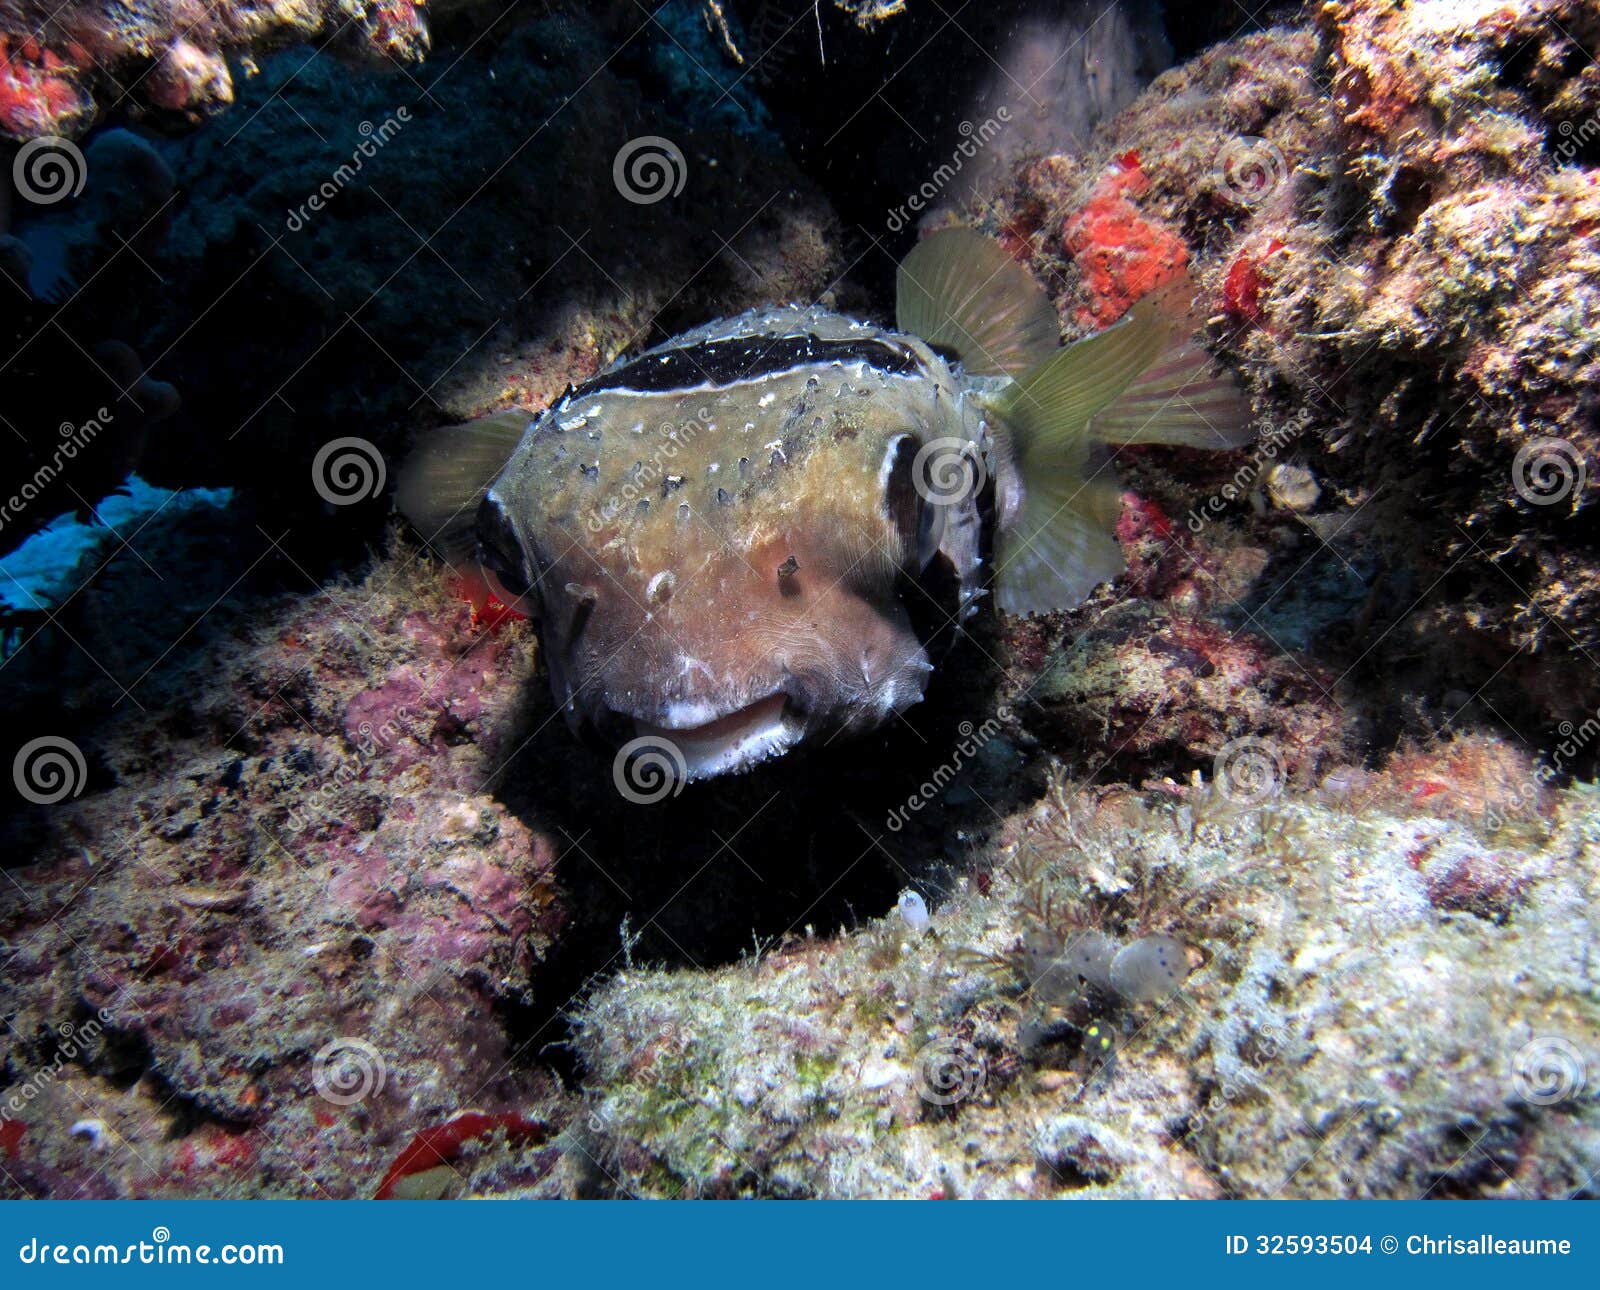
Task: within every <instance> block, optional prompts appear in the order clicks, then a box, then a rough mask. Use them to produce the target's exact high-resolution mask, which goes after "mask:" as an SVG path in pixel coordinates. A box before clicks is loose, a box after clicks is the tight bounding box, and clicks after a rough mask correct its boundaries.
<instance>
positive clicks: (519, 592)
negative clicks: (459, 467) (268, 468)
mask: <svg viewBox="0 0 1600 1290" xmlns="http://www.w3.org/2000/svg"><path fill="white" fill-rule="evenodd" d="M868 402H869V400H865V399H864V400H861V401H859V403H857V402H856V401H854V400H851V399H850V398H848V397H844V398H841V397H839V396H834V397H832V398H830V399H828V400H818V401H816V402H813V403H809V404H808V403H806V402H805V401H804V400H800V404H799V406H800V407H801V408H802V409H803V410H804V415H801V416H799V417H796V416H795V415H794V413H795V407H794V406H790V407H788V408H787V409H786V410H783V411H782V414H781V415H775V416H772V417H766V418H755V419H753V420H752V419H751V418H750V417H748V416H747V412H748V409H747V408H744V407H741V406H739V405H738V403H737V400H736V399H735V398H734V397H733V396H725V397H723V398H722V399H720V400H718V399H714V398H713V399H711V400H709V401H708V402H707V403H706V404H705V405H704V406H701V407H699V408H678V409H675V410H674V411H673V413H672V415H670V416H668V417H667V418H666V419H664V420H663V421H662V422H661V423H660V424H658V425H656V426H654V427H653V428H651V429H647V430H645V431H643V432H642V433H641V432H639V431H637V430H630V428H629V427H627V426H622V425H619V424H618V422H619V421H620V420H622V418H620V417H616V416H609V415H608V414H607V413H608V409H607V408H606V407H603V406H602V407H599V408H597V409H595V410H594V413H595V415H592V416H591V417H590V418H589V419H588V421H587V424H586V427H585V431H586V432H585V433H583V434H581V435H580V436H579V438H578V439H577V440H576V441H574V440H573V437H572V435H571V434H570V433H569V434H562V433H560V432H559V431H558V430H556V429H554V428H553V426H554V424H555V423H554V421H553V419H552V422H551V426H550V427H536V428H535V432H534V433H532V434H530V435H529V436H528V438H527V440H525V442H524V443H523V445H522V446H521V447H519V449H518V451H517V453H516V454H514V455H513V457H512V458H511V460H510V461H509V462H508V464H507V466H506V469H505V470H504V471H503V472H502V474H501V476H500V477H499V478H498V479H497V480H496V481H495V482H494V484H493V485H492V486H491V487H490V489H489V491H488V493H487V494H486V496H485V497H484V500H483V503H482V505H481V507H480V511H479V517H478V533H479V543H480V550H481V551H482V553H483V557H484V559H485V562H486V564H487V566H488V567H489V568H490V569H491V571H492V572H493V573H494V574H495V576H497V577H498V578H499V579H500V581H501V583H502V584H503V586H504V590H505V592H506V593H507V595H508V597H509V598H510V599H511V601H512V602H513V603H518V602H520V603H522V605H523V606H524V607H525V608H526V609H527V610H528V612H529V613H530V615H531V616H533V617H535V618H536V619H537V620H538V624H539V631H540V638H541V646H542V652H543V655H544V657H545V659H546V661H547V666H548V670H549V673H550V678H551V682H552V686H553V689H554V696H555V699H556V702H557V703H558V704H559V705H560V706H561V707H562V709H563V710H564V711H565V713H566V716H567V718H568V720H569V722H571V723H572V724H573V725H574V726H575V727H577V726H582V725H585V724H587V725H589V726H591V727H593V728H594V729H596V730H598V731H599V732H600V733H602V734H603V735H605V736H607V737H608V738H609V739H611V740H612V741H613V742H621V743H625V742H627V741H629V740H631V739H637V738H639V737H641V736H642V737H648V738H651V739H653V740H657V741H661V742H663V743H665V744H667V745H670V748H671V752H672V759H673V760H674V761H676V762H679V763H680V765H679V770H680V772H681V773H682V774H683V776H684V777H685V778H689V779H696V778H707V777H710V776H713V775H718V774H723V773H729V772H735V771H740V770H744V769H747V768H749V767H751V766H753V765H755V764H757V763H759V762H761V761H764V760H767V759H768V758H771V757H775V756H778V755H779V754H782V753H784V752H786V751H788V750H789V749H791V748H793V747H795V746H796V745H798V744H800V743H802V742H804V741H813V742H826V741H828V740H831V739H832V738H833V737H834V736H836V735H839V734H843V733H847V732H861V731H866V730H870V729H872V728H875V727H877V726H879V725H882V724H883V723H885V722H886V721H888V720H890V719H891V718H892V716H893V714H895V713H898V712H900V711H902V710H903V709H905V708H906V707H908V706H909V705H911V704H913V703H916V702H917V701H918V700H920V699H921V698H922V697H923V693H924V691H925V688H926V685H927V682H928V679H929V676H930V673H931V672H932V670H933V668H932V663H931V661H930V659H929V655H928V651H927V649H926V648H925V646H924V643H923V641H922V639H920V638H919V633H918V630H917V627H916V626H915V625H914V622H913V618H914V615H913V613H912V612H910V611H909V609H908V598H914V597H916V596H918V595H919V594H920V593H919V592H918V591H916V590H915V589H914V588H915V584H916V580H917V578H918V576H919V575H920V573H921V571H922V569H923V567H924V566H925V565H926V563H927V561H928V558H929V551H930V547H929V543H930V541H931V540H932V533H933V530H934V526H933V524H932V521H931V518H930V517H931V516H933V515H934V514H935V512H934V511H932V510H930V508H929V507H928V506H927V505H926V504H925V502H924V499H923V497H922V496H921V494H920V493H919V491H918V490H917V488H916V487H915V483H914V478H913V473H912V472H913V465H914V463H915V461H916V458H917V453H918V451H919V448H920V447H921V444H922V442H923V438H924V436H922V435H919V434H917V433H915V432H912V431H909V430H907V429H906V428H905V423H904V421H903V419H902V416H901V415H900V413H898V412H897V410H896V409H894V408H892V407H888V406H883V404H885V403H887V402H888V401H887V400H883V401H880V406H878V407H875V408H870V409H869V408H868V407H866V406H865V405H866V403H868ZM813 412H814V415H812V413H813ZM763 422H764V423H765V424H764V425H763V424H762V423H763ZM596 423H598V424H599V427H600V428H599V430H598V431H597V432H590V431H588V426H593V425H595V424H596ZM547 430H548V433H547V432H546V431H547ZM612 442H614V443H615V445H616V446H615V448H613V447H612V446H611V444H612ZM580 447H581V450H580ZM913 607H914V606H913Z"/></svg>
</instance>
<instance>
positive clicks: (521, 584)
mask: <svg viewBox="0 0 1600 1290" xmlns="http://www.w3.org/2000/svg"><path fill="white" fill-rule="evenodd" d="M477 533H478V558H479V559H480V560H482V561H483V565H484V567H485V568H487V569H488V570H489V571H490V572H491V573H493V574H494V575H495V577H496V578H498V579H499V580H500V584H501V585H502V586H503V587H504V588H505V589H506V590H507V591H508V592H510V593H511V594H512V595H513V596H525V595H527V594H528V592H529V590H530V589H531V586H532V584H531V583H530V582H529V580H528V570H527V563H526V561H525V560H524V559H523V555H522V544H521V543H520V542H519V541H518V540H517V535H516V531H515V530H514V529H513V528H512V527H511V518H510V517H509V516H508V515H507V514H506V512H505V508H504V507H503V506H501V505H500V503H499V502H497V501H496V500H495V499H494V498H492V497H485V498H484V499H483V501H482V503H481V504H480V505H479V507H478V521H477Z"/></svg>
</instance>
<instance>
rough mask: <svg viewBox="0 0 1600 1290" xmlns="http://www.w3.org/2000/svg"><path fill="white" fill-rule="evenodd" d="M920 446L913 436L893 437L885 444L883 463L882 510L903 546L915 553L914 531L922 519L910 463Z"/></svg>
mask: <svg viewBox="0 0 1600 1290" xmlns="http://www.w3.org/2000/svg"><path fill="white" fill-rule="evenodd" d="M920 446H921V445H920V443H919V442H918V440H917V437H916V436H915V435H911V434H902V435H897V436H896V437H895V438H894V440H893V442H891V443H890V444H889V451H888V454H887V456H886V457H885V458H884V462H883V471H882V479H883V509H884V513H885V514H887V515H888V517H889V520H890V522H891V523H893V525H894V526H895V531H896V532H898V533H899V534H900V538H901V540H902V541H903V542H904V543H905V544H906V549H907V550H915V549H916V545H917V530H918V528H919V526H920V522H921V517H922V505H923V504H922V498H921V496H920V495H919V494H918V493H917V486H916V480H915V478H914V477H913V474H912V472H913V469H914V463H915V462H916V459H917V450H918V448H919V447H920Z"/></svg>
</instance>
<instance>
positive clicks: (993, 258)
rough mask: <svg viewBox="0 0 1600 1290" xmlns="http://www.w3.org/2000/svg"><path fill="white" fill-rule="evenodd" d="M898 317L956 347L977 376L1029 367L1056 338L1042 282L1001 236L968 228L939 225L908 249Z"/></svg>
mask: <svg viewBox="0 0 1600 1290" xmlns="http://www.w3.org/2000/svg"><path fill="white" fill-rule="evenodd" d="M895 325H896V326H898V327H899V328H900V330H901V331H904V332H910V333H911V334H912V335H914V336H920V337H921V338H922V339H923V340H925V341H927V342H928V343H929V344H930V345H936V346H944V347H946V348H948V349H952V350H954V351H955V352H956V354H957V355H959V356H960V359H961V362H962V365H963V366H964V367H965V368H966V370H967V371H968V372H971V373H973V374H974V375H977V376H1016V375H1018V374H1020V373H1022V372H1026V371H1028V370H1029V369H1030V368H1032V367H1034V366H1036V365H1037V364H1039V363H1040V362H1042V361H1043V360H1044V359H1046V358H1048V357H1049V356H1050V354H1051V353H1053V352H1054V351H1055V348H1056V346H1057V345H1058V344H1059V343H1060V339H1061V324H1060V322H1059V320H1058V319H1057V318H1056V311H1055V306H1054V305H1052V304H1051V303H1050V298H1049V297H1048V296H1047V295H1045V293H1044V288H1043V287H1041V286H1040V285H1039V284H1038V282H1036V281H1035V280H1034V278H1033V275H1032V274H1030V273H1029V272H1028V271H1027V269H1025V268H1023V266H1022V265H1020V264H1018V263H1017V262H1016V261H1015V260H1013V259H1012V258H1011V257H1010V256H1009V255H1007V254H1006V252H1005V248H1003V247H1002V246H1001V245H1000V244H999V243H998V242H996V241H994V240H993V239H992V238H988V237H985V236H984V235H983V234H981V233H978V232H975V231H974V230H972V229H969V228H947V229H941V230H940V231H939V232H937V233H934V234H932V235H931V236H929V237H927V238H924V239H923V240H922V241H921V242H919V243H917V245H916V246H915V247H914V248H913V249H912V251H911V254H910V255H908V256H906V258H905V260H904V261H903V262H902V263H901V265H900V271H899V274H898V275H897V277H896V299H895Z"/></svg>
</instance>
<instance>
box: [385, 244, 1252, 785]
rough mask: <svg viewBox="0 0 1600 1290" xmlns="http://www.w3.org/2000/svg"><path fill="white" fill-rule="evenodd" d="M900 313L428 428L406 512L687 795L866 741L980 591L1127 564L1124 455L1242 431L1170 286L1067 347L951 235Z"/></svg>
mask: <svg viewBox="0 0 1600 1290" xmlns="http://www.w3.org/2000/svg"><path fill="white" fill-rule="evenodd" d="M896 303H897V316H896V324H897V326H896V329H894V330H888V329H885V328H881V327H876V326H872V325H870V324H867V323H864V322H858V321H854V320H852V319H850V318H847V317H844V316H842V315H840V314H837V313H833V312H830V311H828V310H825V309H821V308H816V307H810V308H806V307H798V306H788V307H779V308H768V309H760V310H755V311H753V312H749V313H745V314H741V315H739V316H738V317H735V318H728V319H724V320H721V321H718V322H713V323H710V324H708V325H707V326H704V327H701V328H698V329H696V330H694V331H690V332H687V333H685V334H683V335H681V336H678V337H676V338H674V339H672V340H669V341H667V342H665V343H663V344H660V345H657V346H655V347H654V348H652V349H648V350H646V351H644V352H643V353H642V354H639V355H638V356H637V357H633V358H626V359H623V360H621V361H619V362H617V363H615V364H614V365H613V366H611V367H610V368H609V369H607V370H606V371H604V372H602V373H600V374H599V375H598V376H595V377H594V378H592V379H591V380H588V381H585V382H584V383H583V384H582V385H579V386H577V387H576V388H570V389H568V391H567V392H566V393H565V394H564V395H563V396H562V397H561V398H560V399H559V400H557V402H556V403H555V404H553V405H552V406H551V407H549V408H547V409H545V410H544V411H543V412H540V413H538V414H537V415H534V414H530V413H529V412H527V411H523V410H512V411H509V412H504V413H499V414H496V415H493V416H489V417H486V418H484V419H481V420H478V421H474V422H472V423H470V424H468V425H464V426H456V427H452V428H450V429H445V430H440V431H437V432H434V433H433V434H431V435H430V436H429V437H428V438H427V439H426V440H425V441H424V442H423V443H422V445H421V446H420V447H419V448H418V449H417V451H416V452H415V453H414V454H413V456H412V458H411V459H410V460H409V461H408V462H407V464H406V466H405V467H404V469H403V470H402V471H401V474H400V480H399V485H398V493H397V503H398V506H399V509H400V511H401V512H402V513H403V514H404V515H405V517H406V518H407V519H408V520H409V521H410V522H411V524H412V525H413V527H414V528H415V529H416V530H417V531H418V532H419V533H420V534H421V535H422V537H423V538H424V539H425V540H427V541H428V542H429V543H430V544H431V545H434V546H435V547H437V548H438V549H440V550H441V551H442V552H443V553H444V554H445V555H446V557H447V558H448V559H450V560H451V561H452V562H454V563H455V564H457V565H458V566H459V567H463V568H472V567H477V568H479V569H481V571H482V572H483V574H484V575H485V576H486V577H487V579H488V580H489V583H490V585H491V586H492V587H493V588H494V591H495V593H496V594H497V595H498V596H499V597H500V599H502V600H503V601H504V602H505V603H506V604H508V605H510V606H511V607H513V608H516V609H519V610H521V611H522V612H524V613H526V614H527V615H528V616H529V617H531V618H532V619H534V620H535V623H536V626H537V629H538V632H539V636H540V642H541V653H542V656H543V657H544V659H545V660H546V664H547V667H548V670H549V675H550V682H551V686H552V689H553V691H554V696H555V700H556V702H557V703H558V704H559V705H560V706H561V708H562V709H563V711H564V713H565V715H566V717H567V720H568V722H569V723H570V724H571V725H572V726H573V728H574V729H575V730H576V729H581V728H582V727H583V726H584V725H585V724H587V725H588V726H590V727H592V728H593V729H594V730H596V731H598V732H599V733H600V734H601V735H602V736H604V737H607V738H609V739H610V740H611V741H613V742H614V743H622V742H624V741H629V742H631V741H632V740H634V739H638V738H641V737H648V738H653V739H660V740H665V741H667V742H668V743H669V744H670V745H671V747H672V749H673V755H674V760H675V761H677V762H678V763H679V764H678V767H677V770H678V772H679V773H680V774H682V775H684V776H686V777H687V778H689V779H697V778H705V777H709V776H714V775H719V774H724V773H729V772H734V771H741V770H744V769H747V768H749V767H751V766H753V765H755V764H757V763H759V762H761V761H764V760H766V759H768V758H771V757H775V756H778V755H779V754H781V753H784V752H785V751H787V750H788V749H790V748H793V747H794V746H795V745H797V744H799V743H801V742H802V741H804V740H807V739H815V738H819V737H820V738H831V737H833V736H834V735H837V734H842V733H849V732H861V731H867V730H871V729H873V728H875V727H877V726H880V725H882V724H883V723H884V722H886V721H887V720H889V719H890V717H891V716H892V715H893V714H895V713H898V712H900V711H902V710H903V709H905V708H906V707H908V706H909V705H911V704H913V703H916V702H917V701H918V700H920V699H921V698H922V696H923V693H924V690H925V688H926V685H927V682H928V678H929V674H930V673H931V671H932V670H933V657H934V655H933V652H932V651H933V647H934V641H935V638H936V637H941V638H948V637H949V636H951V635H953V634H954V633H955V632H958V631H959V630H960V627H961V624H962V623H963V622H964V621H965V620H966V619H968V618H969V617H970V616H971V615H972V614H973V613H974V612H976V611H977V610H978V608H979V607H980V604H981V601H982V598H983V597H984V596H985V595H986V594H990V593H992V595H993V597H994V600H995V603H996V604H997V605H998V607H999V609H1000V610H1001V611H1003V612H1006V613H1012V614H1029V613H1043V612H1047V611H1050V610H1058V609H1066V608H1070V607H1071V606H1073V605H1076V604H1078V603H1079V602H1080V601H1082V600H1083V599H1084V597H1085V596H1087V595H1088V594H1089V592H1090V591H1092V590H1093V589H1094V588H1095V587H1096V586H1097V585H1099V584H1100V583H1102V582H1104V581H1106V580H1108V579H1110V578H1113V577H1115V576H1116V575H1117V574H1118V573H1120V572H1121V571H1122V569H1123V567H1124V566H1123V559H1122V553H1121V549H1120V547H1119V545H1118V543H1117V540H1116V538H1115V536H1114V533H1113V528H1114V525H1115V522H1116V520H1117V517H1118V514H1119V508H1120V494H1119V490H1118V487H1117V484H1116V482H1115V479H1114V477H1113V475H1112V473H1111V471H1110V469H1109V464H1108V462H1107V460H1106V458H1108V457H1109V446H1112V445H1118V444H1131V443H1177V444H1187V445H1198V446H1203V447H1210V448H1226V447H1233V446H1236V445H1238V444H1240V443H1242V442H1244V441H1245V440H1246V439H1248V437H1249V436H1248V431H1247V429H1246V422H1247V415H1246V408H1245V406H1244V404H1243V401H1242V399H1241V396H1240V394H1239V392H1238V390H1237V389H1236V387H1235V386H1234V385H1233V383H1232V382H1231V380H1229V379H1228V378H1226V377H1224V376H1219V375H1215V374H1213V372H1212V364H1211V361H1210V359H1209V357H1208V356H1207V355H1206V353H1205V351H1204V350H1202V349H1201V348H1200V347H1199V346H1198V345H1196V344H1195V343H1194V342H1193V341H1192V340H1191V339H1190V337H1189V332H1190V330H1191V328H1190V324H1189V322H1188V320H1187V317H1186V310H1185V308H1178V307H1174V304H1173V292H1171V291H1168V292H1166V293H1165V294H1164V296H1162V297H1161V298H1156V297H1147V298H1146V299H1145V300H1144V301H1142V302H1140V303H1139V304H1137V305H1136V306H1135V307H1134V308H1133V309H1132V310H1131V311H1130V312H1129V314H1128V315H1127V316H1126V317H1124V318H1123V319H1122V320H1121V321H1120V322H1118V323H1117V324H1115V325H1113V326H1111V327H1109V328H1107V329H1106V330H1104V331H1102V332H1099V333H1097V334H1095V335H1093V336H1089V337H1087V338H1085V339H1082V340H1079V341H1077V342H1076V343H1074V344H1071V345H1068V346H1065V347H1062V346H1061V344H1060V329H1059V323H1058V319H1057V316H1056V312H1055V309H1054V307H1053V306H1052V305H1051V303H1050V301H1049V299H1048V297H1047V296H1046V295H1045V293H1044V290H1043V289H1042V288H1041V287H1040V286H1039V284H1038V283H1037V282H1036V281H1035V280H1034V279H1033V278H1032V277H1031V276H1030V275H1029V274H1028V272H1027V271H1026V269H1024V268H1023V267H1022V266H1021V265H1019V264H1017V263H1016V262H1015V261H1014V260H1012V259H1011V258H1010V257H1009V256H1008V255H1007V254H1006V253H1005V252H1004V250H1003V249H1002V248H1000V247H999V246H998V244H996V243H995V242H993V241H990V240H989V239H987V238H985V237H983V236H981V235H980V234H978V233H976V232H974V231H972V230H967V229H951V230H945V231H943V232H939V233H935V234H933V235H932V236H930V237H928V238H926V239H925V240H924V241H922V242H921V243H920V244H918V246H917V247H916V248H915V249H914V250H913V251H912V252H911V254H910V255H909V256H908V257H907V258H906V260H905V262H904V263H903V264H902V265H901V266H900V269H899V272H898V278H897V302H896ZM1187 303H1188V301H1187V299H1185V300H1184V301H1183V304H1184V305H1185V306H1186V305H1187Z"/></svg>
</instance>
